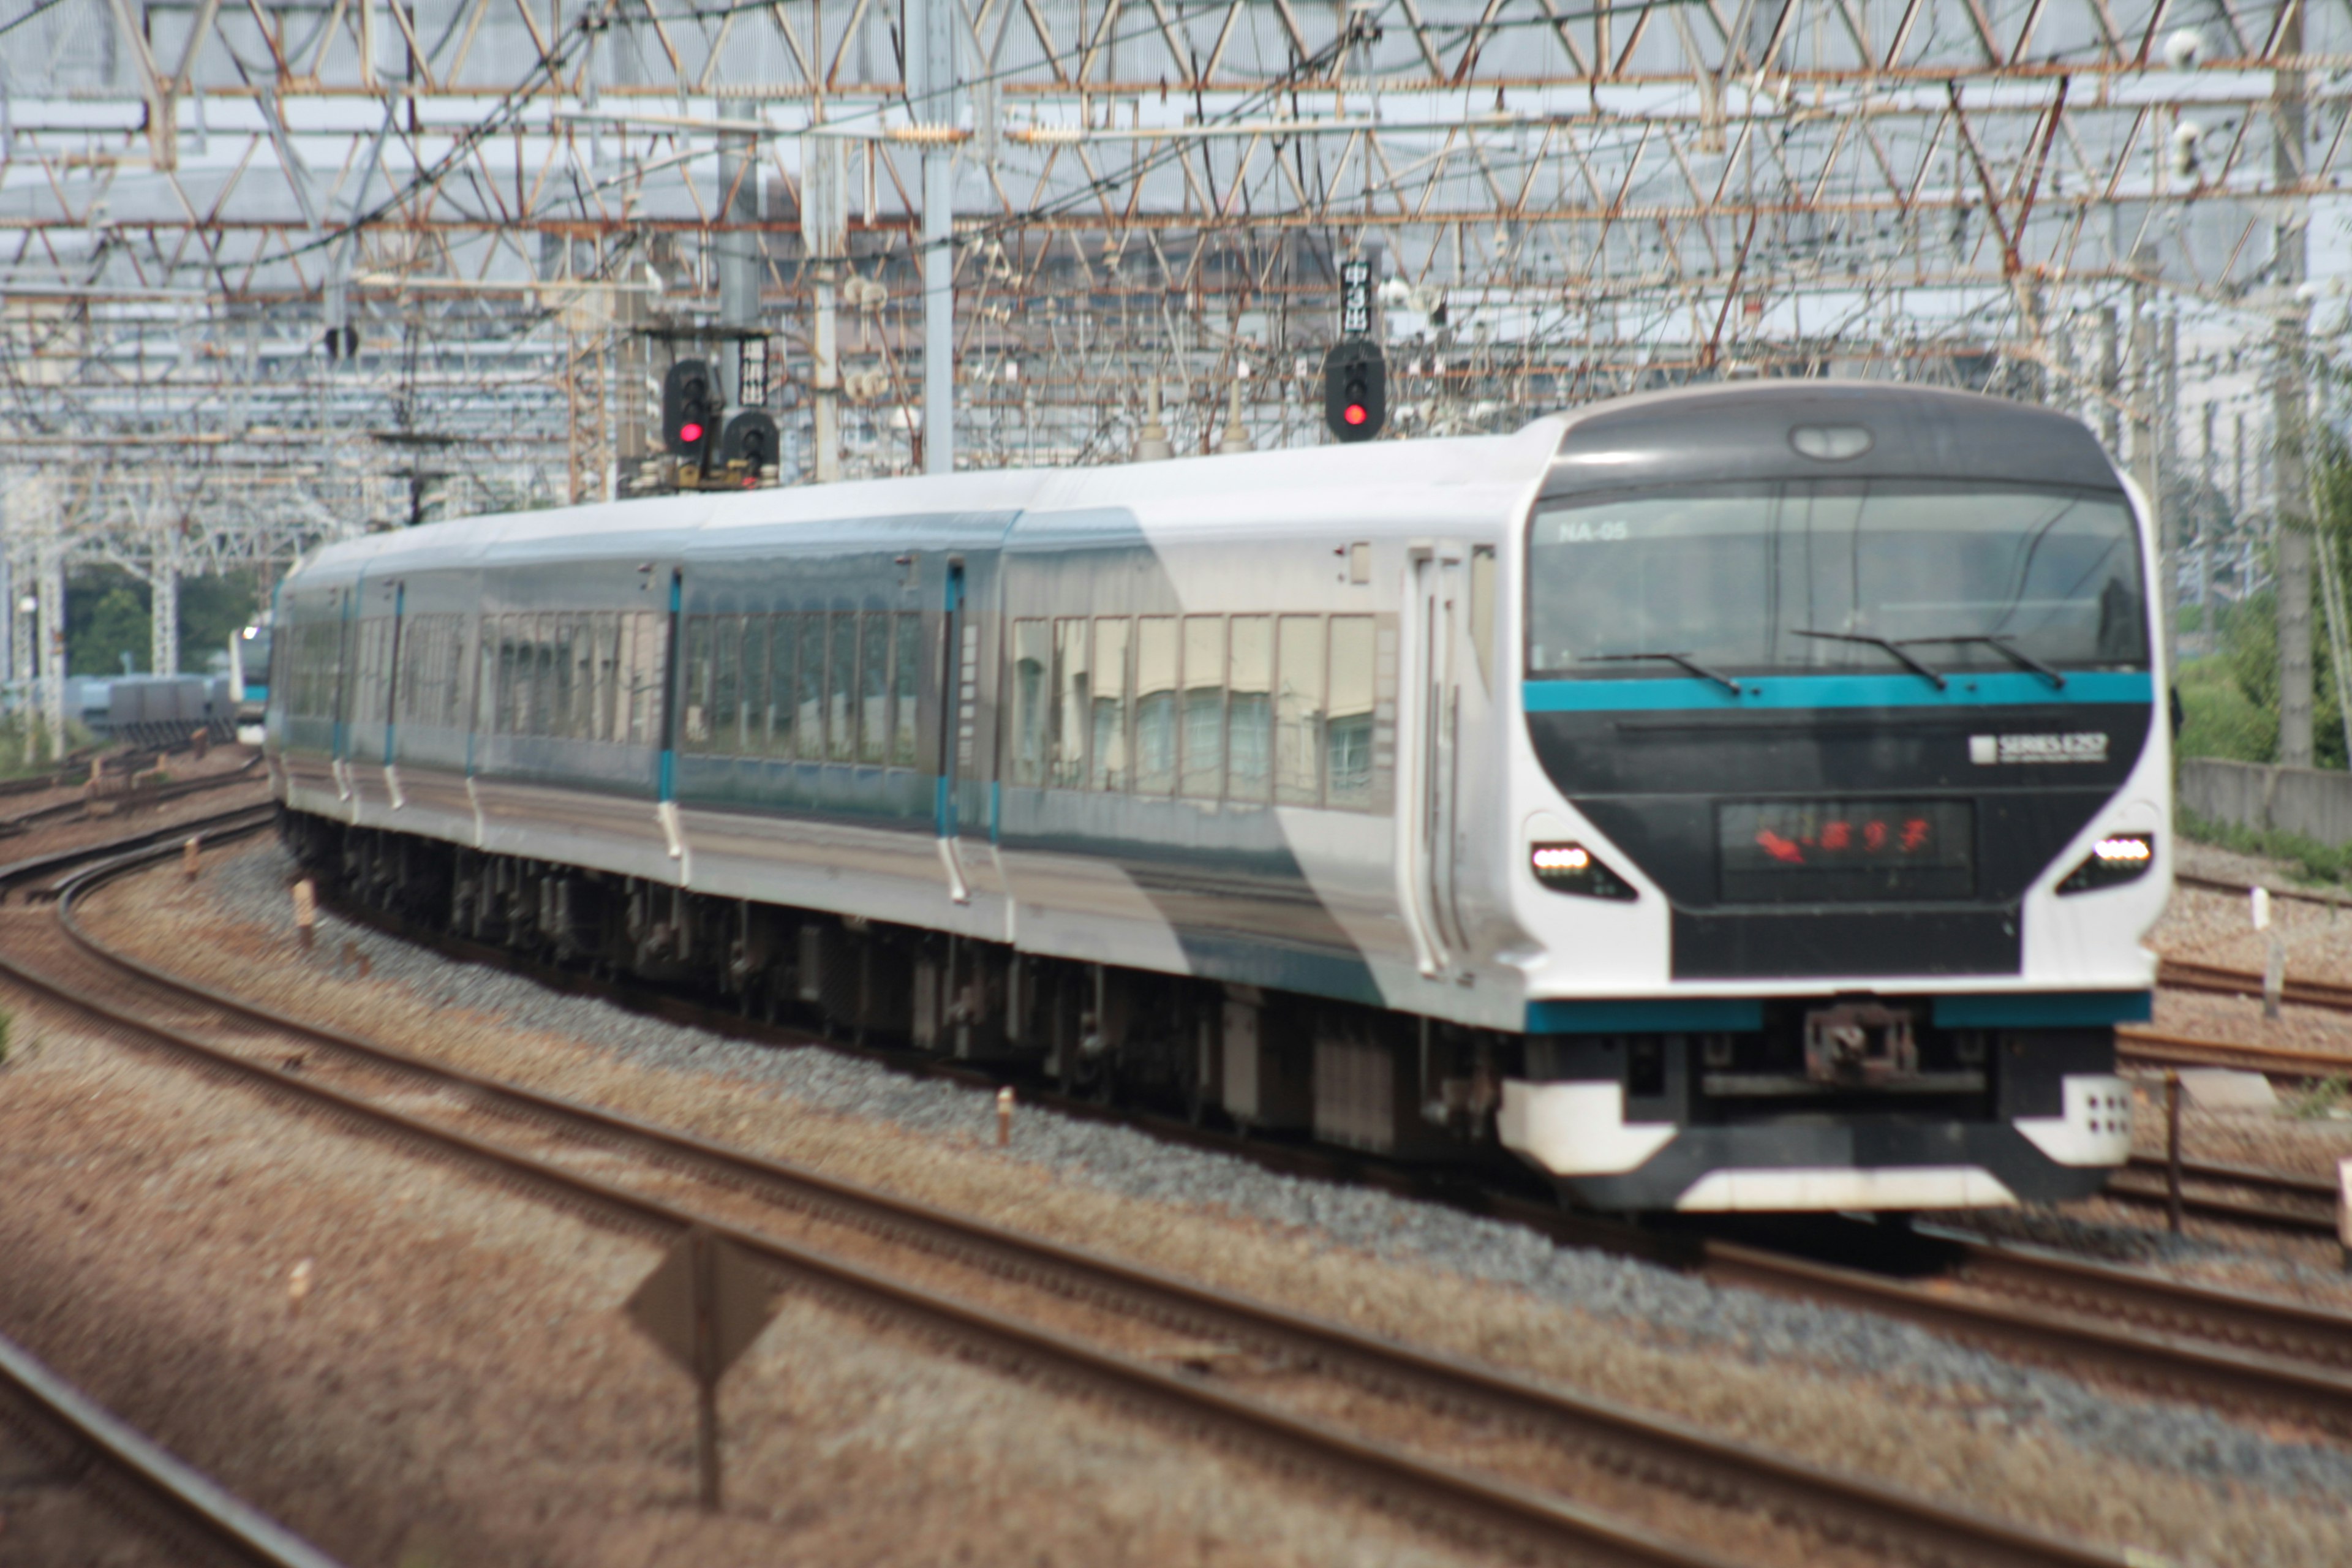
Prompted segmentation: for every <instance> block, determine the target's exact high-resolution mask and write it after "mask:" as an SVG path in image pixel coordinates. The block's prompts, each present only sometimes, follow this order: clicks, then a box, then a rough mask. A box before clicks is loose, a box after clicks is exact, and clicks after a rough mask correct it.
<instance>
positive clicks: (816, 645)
mask: <svg viewBox="0 0 2352 1568" xmlns="http://www.w3.org/2000/svg"><path fill="white" fill-rule="evenodd" d="M800 624H801V663H800V677H799V679H800V710H799V713H798V715H797V716H796V718H795V720H794V727H795V728H796V729H797V730H798V731H799V734H798V736H797V737H796V739H797V740H798V741H799V742H800V754H801V756H802V758H803V760H805V761H807V762H812V763H821V762H823V761H824V692H825V685H824V637H825V626H826V624H827V623H826V621H825V618H824V612H822V611H819V612H816V613H815V614H813V615H805V616H802V617H801V618H800Z"/></svg>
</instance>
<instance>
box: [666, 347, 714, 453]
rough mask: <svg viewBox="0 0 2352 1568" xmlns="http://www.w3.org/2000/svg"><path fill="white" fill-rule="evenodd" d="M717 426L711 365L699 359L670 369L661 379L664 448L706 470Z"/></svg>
mask: <svg viewBox="0 0 2352 1568" xmlns="http://www.w3.org/2000/svg"><path fill="white" fill-rule="evenodd" d="M718 423H719V399H718V397H717V395H715V394H714V393H713V391H712V389H711V380H710V366H709V364H708V363H705V362H704V361H701V360H698V359H682V360H680V361H678V362H677V363H676V364H674V365H672V366H670V367H669V374H667V376H664V377H663V378H662V445H663V446H665V447H668V448H669V449H670V450H671V451H673V452H675V453H677V455H678V456H679V457H681V458H686V459H688V461H690V462H692V463H694V464H695V465H696V466H697V467H698V468H699V467H703V466H705V464H704V458H705V457H706V456H707V455H708V454H709V450H710V447H711V445H712V437H715V436H716V435H717V434H718V430H717V428H716V426H718Z"/></svg>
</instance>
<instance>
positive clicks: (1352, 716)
mask: <svg viewBox="0 0 2352 1568" xmlns="http://www.w3.org/2000/svg"><path fill="white" fill-rule="evenodd" d="M1373 646H1374V644H1373V636H1372V617H1371V616H1332V617H1331V671H1330V675H1331V700H1330V704H1329V708H1328V716H1327V717H1326V718H1325V720H1324V728H1323V798H1324V801H1325V804H1327V805H1332V806H1335V807H1338V808H1339V809H1341V810H1345V811H1369V810H1370V809H1371V806H1372V693H1373V676H1374V673H1375V671H1374V668H1373Z"/></svg>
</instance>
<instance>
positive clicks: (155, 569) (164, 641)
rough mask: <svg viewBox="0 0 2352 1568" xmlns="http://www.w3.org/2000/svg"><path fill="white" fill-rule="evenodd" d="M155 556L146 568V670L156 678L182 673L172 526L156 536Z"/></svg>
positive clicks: (176, 555) (177, 568) (176, 560)
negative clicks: (147, 630)
mask: <svg viewBox="0 0 2352 1568" xmlns="http://www.w3.org/2000/svg"><path fill="white" fill-rule="evenodd" d="M154 552H155V553H154V556H153V558H152V560H151V561H150V563H148V567H147V595H148V603H149V605H150V608H149V610H148V616H147V619H148V626H149V628H150V637H149V645H148V664H147V668H149V669H150V670H152V671H153V672H154V673H155V674H157V675H177V674H179V673H180V552H179V547H178V542H177V541H175V540H174V539H173V534H172V530H171V529H170V528H169V527H165V528H162V529H159V530H158V531H156V535H155V544H154Z"/></svg>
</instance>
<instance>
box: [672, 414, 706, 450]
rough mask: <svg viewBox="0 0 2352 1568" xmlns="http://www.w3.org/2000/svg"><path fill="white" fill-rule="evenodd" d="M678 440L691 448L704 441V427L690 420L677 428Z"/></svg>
mask: <svg viewBox="0 0 2352 1568" xmlns="http://www.w3.org/2000/svg"><path fill="white" fill-rule="evenodd" d="M677 438H678V439H679V440H681V441H683V442H685V443H686V444H687V445H688V446H689V447H691V446H693V445H694V444H695V443H696V442H697V441H699V440H701V439H702V426H699V425H698V424H696V423H695V422H694V421H693V420H691V419H689V420H688V421H687V422H686V423H685V424H683V425H681V426H678V427H677Z"/></svg>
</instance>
